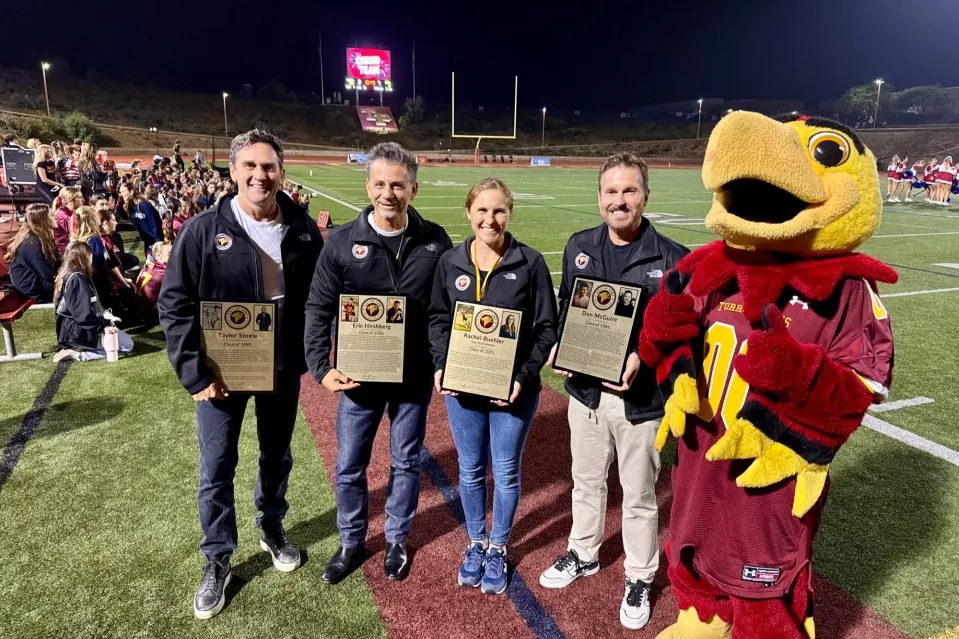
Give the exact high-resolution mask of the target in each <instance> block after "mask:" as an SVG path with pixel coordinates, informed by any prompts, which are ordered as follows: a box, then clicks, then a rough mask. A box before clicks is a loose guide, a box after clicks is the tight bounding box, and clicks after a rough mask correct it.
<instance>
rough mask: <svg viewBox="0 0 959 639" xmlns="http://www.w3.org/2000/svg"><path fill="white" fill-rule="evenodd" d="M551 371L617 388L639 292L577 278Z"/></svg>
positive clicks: (627, 350)
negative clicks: (597, 380)
mask: <svg viewBox="0 0 959 639" xmlns="http://www.w3.org/2000/svg"><path fill="white" fill-rule="evenodd" d="M572 290H573V297H572V298H571V299H570V305H569V308H568V309H567V312H566V318H565V319H564V321H563V325H562V326H561V327H560V337H559V342H558V344H557V346H556V360H555V363H554V368H556V369H559V370H565V371H568V372H571V373H578V374H581V375H589V376H591V377H595V378H597V379H600V380H602V381H606V382H610V383H611V384H619V383H620V381H621V378H622V374H623V366H624V365H625V363H626V355H627V353H628V352H629V351H630V350H631V346H632V345H631V344H630V337H631V335H632V331H633V323H634V321H635V319H636V309H637V307H638V301H639V296H640V294H641V293H642V289H640V288H638V287H637V286H635V285H628V284H616V283H613V282H603V281H600V280H589V279H586V278H582V277H577V278H576V280H575V281H574V282H573V289H572Z"/></svg>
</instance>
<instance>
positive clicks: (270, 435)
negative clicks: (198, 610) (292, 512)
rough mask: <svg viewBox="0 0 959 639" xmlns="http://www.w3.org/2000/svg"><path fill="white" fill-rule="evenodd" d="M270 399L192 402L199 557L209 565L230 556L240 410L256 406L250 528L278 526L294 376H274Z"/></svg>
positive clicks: (284, 506) (295, 393)
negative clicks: (255, 465)
mask: <svg viewBox="0 0 959 639" xmlns="http://www.w3.org/2000/svg"><path fill="white" fill-rule="evenodd" d="M276 388H277V391H276V393H257V394H251V393H230V396H229V397H227V398H226V399H212V400H209V401H205V402H197V405H196V427H197V437H198V439H199V442H200V487H199V491H198V494H197V506H198V507H199V511H200V527H201V528H202V529H203V538H202V539H201V540H200V551H201V552H203V554H204V555H206V556H207V557H208V558H210V559H217V560H220V559H225V558H228V557H229V556H230V555H232V554H233V551H235V550H236V542H237V531H236V508H235V500H234V496H233V476H234V474H235V472H236V464H237V461H238V459H239V455H238V453H237V443H238V442H239V439H240V427H241V426H242V425H243V414H244V413H245V412H246V404H247V402H248V401H249V400H250V398H251V397H252V398H253V401H254V402H255V403H256V436H257V439H258V440H259V442H260V458H259V460H260V468H259V472H258V473H257V477H256V488H255V489H254V492H253V504H254V505H255V506H256V509H257V513H256V519H255V521H256V525H257V526H264V525H271V524H277V523H280V522H281V521H283V517H284V516H286V511H287V510H288V509H289V504H288V503H287V501H286V488H287V483H288V480H289V477H290V470H291V469H292V468H293V453H292V451H291V450H290V441H291V440H292V438H293V424H294V423H295V422H296V410H297V401H298V400H299V397H300V376H299V375H291V374H280V375H279V376H278V378H277V382H276Z"/></svg>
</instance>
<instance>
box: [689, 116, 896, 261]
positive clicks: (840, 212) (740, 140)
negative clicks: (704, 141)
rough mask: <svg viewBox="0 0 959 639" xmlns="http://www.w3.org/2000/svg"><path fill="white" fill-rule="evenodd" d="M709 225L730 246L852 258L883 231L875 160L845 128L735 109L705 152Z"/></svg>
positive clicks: (815, 119) (799, 118) (802, 118)
mask: <svg viewBox="0 0 959 639" xmlns="http://www.w3.org/2000/svg"><path fill="white" fill-rule="evenodd" d="M703 183H704V184H705V185H706V188H707V189H709V190H710V191H712V192H713V202H712V207H711V208H710V210H709V213H708V214H707V216H706V226H707V227H708V228H709V229H710V230H711V231H713V232H714V233H716V234H718V235H719V236H720V237H722V238H723V239H724V240H726V242H727V243H728V244H730V245H732V246H735V247H738V248H745V249H765V250H774V251H778V252H783V253H790V254H793V255H802V256H808V257H813V256H823V255H836V254H841V253H848V252H850V251H852V250H853V249H855V248H856V247H857V246H859V244H861V243H862V242H863V241H865V240H866V238H868V237H869V236H870V235H872V234H873V233H874V232H875V230H876V229H877V228H878V227H879V222H880V218H881V211H882V196H881V194H880V192H879V176H878V173H877V171H876V159H875V157H874V156H873V154H872V153H871V152H870V151H869V149H867V148H866V147H865V146H863V144H862V142H861V141H860V140H859V138H858V137H856V135H855V133H853V132H852V131H851V130H849V129H847V128H846V127H844V126H842V125H841V124H838V123H835V122H832V121H830V120H824V119H820V118H809V117H806V116H800V117H798V118H795V119H793V120H791V121H789V122H780V121H777V120H773V119H772V118H768V117H766V116H764V115H760V114H758V113H750V112H747V111H737V112H734V113H731V114H729V115H727V116H726V117H724V118H723V119H722V120H721V121H720V122H719V124H717V125H716V128H715V129H714V130H713V133H712V135H711V136H710V138H709V143H708V145H707V146H706V158H705V161H704V163H703Z"/></svg>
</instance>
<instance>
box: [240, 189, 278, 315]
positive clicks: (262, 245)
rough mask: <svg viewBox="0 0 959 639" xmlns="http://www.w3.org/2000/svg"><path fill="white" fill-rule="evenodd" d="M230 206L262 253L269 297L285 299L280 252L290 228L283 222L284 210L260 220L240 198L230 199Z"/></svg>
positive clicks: (261, 262)
mask: <svg viewBox="0 0 959 639" xmlns="http://www.w3.org/2000/svg"><path fill="white" fill-rule="evenodd" d="M230 207H231V208H232V209H233V216H234V217H235V218H236V221H237V224H239V225H240V226H241V227H243V230H244V231H246V234H247V235H249V236H250V239H251V240H253V245H254V246H255V247H256V251H257V253H259V254H260V264H261V265H262V267H263V285H264V287H265V288H266V294H267V297H269V298H270V299H271V300H281V299H283V296H284V295H286V282H284V281H283V255H282V253H281V252H280V244H281V243H282V242H283V237H284V236H285V235H286V232H287V231H288V230H289V228H290V227H289V225H288V224H284V223H283V211H282V210H277V215H276V217H275V218H273V219H272V220H270V221H269V222H258V221H256V220H254V219H253V218H252V217H250V216H249V215H247V214H246V213H245V212H244V211H243V209H241V208H240V202H239V198H233V199H232V200H230Z"/></svg>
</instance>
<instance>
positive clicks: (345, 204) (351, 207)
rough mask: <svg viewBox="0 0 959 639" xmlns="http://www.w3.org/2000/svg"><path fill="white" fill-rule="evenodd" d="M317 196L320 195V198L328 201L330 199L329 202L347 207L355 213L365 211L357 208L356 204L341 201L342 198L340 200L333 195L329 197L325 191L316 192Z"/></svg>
mask: <svg viewBox="0 0 959 639" xmlns="http://www.w3.org/2000/svg"><path fill="white" fill-rule="evenodd" d="M314 190H315V189H314ZM316 194H317V195H319V196H320V197H325V198H326V199H328V200H330V201H333V202H336V203H337V204H342V205H343V206H345V207H346V208H348V209H353V210H354V211H362V210H363V209H361V208H360V207H358V206H356V205H355V204H350V203H349V202H344V201H343V200H341V199H340V198H338V197H333V196H332V195H327V194H326V193H324V192H323V191H316Z"/></svg>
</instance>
